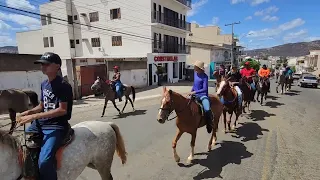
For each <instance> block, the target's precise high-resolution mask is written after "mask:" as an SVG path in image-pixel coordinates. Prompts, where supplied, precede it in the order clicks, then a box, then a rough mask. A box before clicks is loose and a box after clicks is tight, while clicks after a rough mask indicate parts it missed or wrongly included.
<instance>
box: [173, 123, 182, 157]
mask: <svg viewBox="0 0 320 180" xmlns="http://www.w3.org/2000/svg"><path fill="white" fill-rule="evenodd" d="M182 134H183V132H182V131H180V129H179V128H177V133H176V136H175V137H174V139H173V141H172V149H173V157H174V160H175V161H176V162H177V163H178V162H180V157H179V156H178V153H177V149H176V148H177V143H178V141H179V139H180V138H181V135H182Z"/></svg>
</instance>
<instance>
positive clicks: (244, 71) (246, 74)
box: [240, 61, 256, 101]
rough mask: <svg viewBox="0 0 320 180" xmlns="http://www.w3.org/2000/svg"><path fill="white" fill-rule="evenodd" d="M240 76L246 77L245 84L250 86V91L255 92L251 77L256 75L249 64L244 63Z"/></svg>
mask: <svg viewBox="0 0 320 180" xmlns="http://www.w3.org/2000/svg"><path fill="white" fill-rule="evenodd" d="M240 74H241V76H242V77H246V78H247V82H248V83H249V84H250V87H251V91H252V92H255V90H256V86H255V84H254V81H253V79H252V77H253V76H254V75H255V74H256V71H255V70H254V69H253V68H251V67H250V62H249V61H247V62H245V63H244V68H243V69H242V70H241V71H240ZM252 101H255V100H254V96H252Z"/></svg>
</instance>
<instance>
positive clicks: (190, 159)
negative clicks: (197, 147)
mask: <svg viewBox="0 0 320 180" xmlns="http://www.w3.org/2000/svg"><path fill="white" fill-rule="evenodd" d="M192 161H193V157H191V156H189V157H188V159H187V163H188V164H190V163H191V162H192Z"/></svg>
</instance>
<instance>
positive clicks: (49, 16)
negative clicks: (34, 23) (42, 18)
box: [47, 14, 52, 24]
mask: <svg viewBox="0 0 320 180" xmlns="http://www.w3.org/2000/svg"><path fill="white" fill-rule="evenodd" d="M47 18H48V24H52V21H51V14H47Z"/></svg>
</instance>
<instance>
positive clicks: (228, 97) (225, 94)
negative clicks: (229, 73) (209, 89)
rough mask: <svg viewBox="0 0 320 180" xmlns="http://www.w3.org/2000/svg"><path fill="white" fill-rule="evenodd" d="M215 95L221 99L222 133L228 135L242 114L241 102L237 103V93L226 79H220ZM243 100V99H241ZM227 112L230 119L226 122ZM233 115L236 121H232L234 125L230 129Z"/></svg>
mask: <svg viewBox="0 0 320 180" xmlns="http://www.w3.org/2000/svg"><path fill="white" fill-rule="evenodd" d="M217 95H218V96H219V97H222V98H223V101H222V103H223V105H224V108H223V122H224V132H225V133H228V132H230V131H231V130H234V129H235V127H236V125H237V121H238V119H239V116H240V115H241V113H242V102H238V93H237V91H236V90H235V89H234V87H231V85H230V82H229V80H228V79H225V78H222V79H221V82H220V87H219V89H218V91H217ZM242 99H243V98H242ZM239 103H241V106H239ZM227 112H228V113H229V114H230V118H229V120H228V121H227ZM233 113H234V114H235V115H236V120H235V121H234V124H233V125H232V128H231V118H232V115H233ZM227 124H228V130H227Z"/></svg>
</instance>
